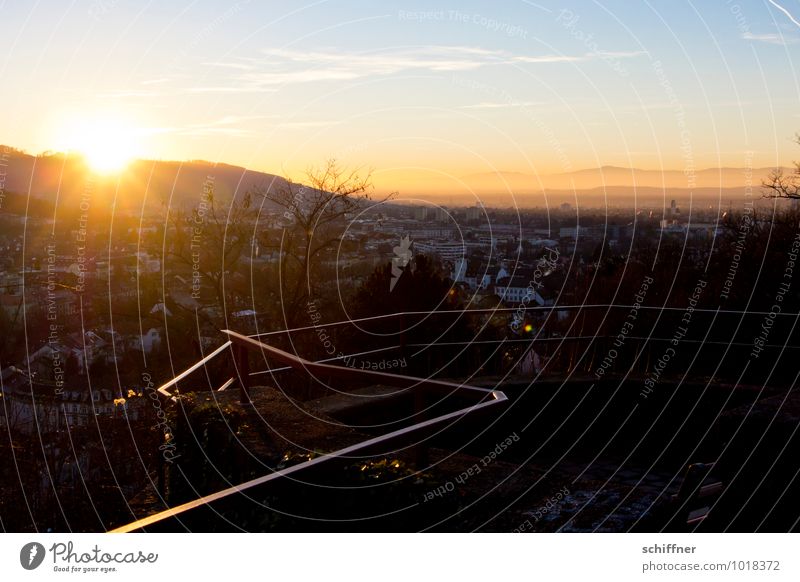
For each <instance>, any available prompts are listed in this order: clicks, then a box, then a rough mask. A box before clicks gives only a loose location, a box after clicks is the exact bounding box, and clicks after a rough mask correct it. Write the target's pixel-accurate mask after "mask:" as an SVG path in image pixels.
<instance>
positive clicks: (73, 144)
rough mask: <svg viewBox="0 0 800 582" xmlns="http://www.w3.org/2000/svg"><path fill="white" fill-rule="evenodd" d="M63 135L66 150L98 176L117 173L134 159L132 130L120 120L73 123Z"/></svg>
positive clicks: (133, 135)
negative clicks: (99, 174) (80, 157)
mask: <svg viewBox="0 0 800 582" xmlns="http://www.w3.org/2000/svg"><path fill="white" fill-rule="evenodd" d="M64 134H65V135H64V136H63V141H64V142H65V145H66V148H67V149H69V150H70V151H73V152H76V153H79V154H80V155H81V156H83V158H84V159H85V160H86V163H87V164H88V165H89V166H90V167H91V168H92V170H94V171H95V172H98V173H103V174H106V173H113V172H118V171H120V170H122V169H124V168H125V166H127V165H128V163H130V161H131V160H132V159H133V158H134V156H135V155H136V143H135V132H134V129H133V128H132V127H131V126H130V125H129V124H127V123H126V122H124V121H123V120H121V119H116V118H93V119H82V120H76V121H73V122H72V123H71V124H70V125H69V126H68V127H67V128H66V131H65V132H64Z"/></svg>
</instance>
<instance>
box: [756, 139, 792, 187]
mask: <svg viewBox="0 0 800 582" xmlns="http://www.w3.org/2000/svg"><path fill="white" fill-rule="evenodd" d="M795 141H796V142H797V143H798V144H800V134H796V135H795ZM794 166H795V169H794V171H793V172H791V173H790V174H786V173H785V172H784V171H783V169H782V168H776V169H774V170H772V171H771V172H770V173H769V176H767V179H766V180H764V181H763V182H761V186H762V187H763V188H764V197H765V198H789V199H791V200H800V162H794Z"/></svg>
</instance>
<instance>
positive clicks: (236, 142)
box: [0, 0, 800, 181]
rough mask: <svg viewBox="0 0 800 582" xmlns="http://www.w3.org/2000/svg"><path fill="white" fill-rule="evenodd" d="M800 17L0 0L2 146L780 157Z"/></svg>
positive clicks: (312, 157)
mask: <svg viewBox="0 0 800 582" xmlns="http://www.w3.org/2000/svg"><path fill="white" fill-rule="evenodd" d="M798 19H800V2H798V0H786V1H783V2H771V1H770V0H738V1H736V2H726V1H725V0H722V1H720V2H699V1H696V2H681V1H666V0H664V1H658V2H646V1H643V2H631V1H627V2H623V1H613V2H589V1H582V2H566V3H565V2H558V3H555V2H552V3H548V2H536V3H534V2H524V1H518V0H509V1H507V2H503V3H498V2H479V1H471V2H463V1H462V2H380V3H376V2H350V1H328V2H313V3H307V4H298V3H295V2H273V1H270V2H256V1H252V2H246V1H242V2H239V3H226V2H209V1H198V2H182V1H172V2H150V3H146V2H128V1H123V0H87V1H75V2H72V3H69V2H59V1H42V2H38V3H33V2H21V1H20V2H10V1H6V2H0V33H2V38H3V39H4V44H5V45H6V49H7V50H6V51H4V55H3V58H2V59H0V63H1V64H0V75H2V79H3V87H4V91H3V92H2V94H0V114H2V115H4V116H5V117H6V120H5V122H4V123H3V124H2V125H0V128H1V129H0V142H3V143H9V144H11V145H16V146H19V147H23V148H25V149H27V150H29V151H32V152H39V151H43V150H46V149H54V148H59V147H61V144H63V143H68V142H69V137H70V136H69V133H70V132H74V131H76V129H75V128H80V127H81V123H90V122H91V120H92V118H93V116H94V117H96V116H99V117H100V118H101V119H109V118H114V119H118V120H123V121H124V124H123V125H124V126H125V127H126V128H128V129H127V130H126V131H130V132H132V133H134V134H135V136H134V137H133V138H132V140H133V141H135V147H136V154H137V155H143V156H146V157H155V158H169V159H196V158H203V159H210V160H214V161H224V162H230V163H236V164H241V165H247V166H250V167H255V168H258V169H264V170H268V171H288V172H290V173H291V172H295V171H297V170H299V169H301V168H305V167H306V166H308V165H309V164H314V163H319V162H320V161H321V160H324V159H325V158H328V157H331V156H335V157H338V158H341V159H343V160H344V161H345V162H348V163H358V164H365V165H370V166H372V167H375V168H378V169H380V170H381V171H383V172H384V177H385V178H386V179H387V180H388V179H389V178H391V177H399V176H400V175H401V174H402V175H403V176H404V177H403V179H404V180H411V181H413V180H417V179H419V180H425V179H426V176H427V177H428V178H431V179H433V176H434V175H436V174H438V173H444V174H447V175H452V176H458V175H461V174H463V173H467V172H471V171H491V170H493V169H499V170H503V171H518V172H527V173H530V172H539V173H548V172H559V171H565V170H569V169H578V168H582V167H591V166H598V165H606V164H612V165H620V166H637V167H645V168H658V167H670V168H677V169H680V168H681V167H682V166H685V165H686V164H687V163H689V162H691V163H692V164H694V165H696V166H697V167H698V168H702V167H710V166H717V165H724V166H741V165H742V164H743V163H744V160H745V158H746V157H747V156H749V155H750V154H748V153H747V152H750V151H752V152H753V154H752V156H751V157H752V159H753V163H754V164H755V165H764V166H769V165H776V164H787V163H789V162H790V161H791V160H792V159H795V158H800V148H798V147H797V146H796V145H795V144H793V143H792V141H791V140H792V136H793V135H794V133H795V131H797V130H800V107H798V104H800V83H799V82H798V77H797V66H798V64H799V63H798V56H799V55H800V53H799V51H800V25H798V23H797V20H798ZM657 63H660V64H657ZM78 131H79V129H78ZM687 152H688V153H687Z"/></svg>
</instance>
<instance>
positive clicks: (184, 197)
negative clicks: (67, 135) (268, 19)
mask: <svg viewBox="0 0 800 582" xmlns="http://www.w3.org/2000/svg"><path fill="white" fill-rule="evenodd" d="M0 147H2V146H0ZM4 170H5V172H6V182H5V190H6V191H7V192H15V193H19V194H25V195H27V194H28V192H30V194H31V196H33V197H35V198H39V199H45V200H48V201H52V202H55V201H56V198H58V206H59V207H64V206H69V205H71V204H73V203H78V201H79V200H80V198H81V196H82V195H83V193H84V192H85V191H86V189H87V187H89V184H90V180H91V178H92V172H91V171H90V170H89V168H88V167H87V166H86V164H85V162H84V161H83V159H82V158H80V157H78V156H66V155H64V154H53V155H42V156H32V155H30V154H26V153H24V152H21V151H19V150H15V149H12V150H11V153H10V154H9V155H8V160H7V167H6V168H4ZM208 176H213V177H214V187H215V196H217V197H218V198H219V199H220V200H228V199H230V198H231V197H232V196H233V195H234V193H237V194H243V193H244V192H246V191H248V190H251V189H253V188H255V187H259V188H279V187H282V186H285V184H286V181H285V180H284V178H281V177H280V176H275V175H273V174H267V173H264V172H257V171H253V170H248V169H246V168H241V167H238V166H230V165H227V164H213V163H211V162H205V161H189V162H163V161H152V160H136V161H134V162H132V163H131V164H130V165H129V166H128V167H127V168H126V169H125V170H123V171H122V172H121V173H120V174H119V175H118V176H113V177H112V176H109V177H103V176H94V182H93V183H91V188H92V190H93V197H94V198H96V199H101V200H102V201H103V202H104V203H106V204H109V205H110V204H111V203H112V202H113V203H115V204H116V207H117V209H118V210H129V211H137V212H138V211H140V210H141V209H142V205H143V204H144V205H145V209H148V208H155V207H157V206H161V205H162V204H170V205H171V206H173V207H195V206H197V204H198V203H199V201H200V199H201V197H202V195H203V183H204V182H205V180H206V178H207V177H208ZM117 193H119V195H117Z"/></svg>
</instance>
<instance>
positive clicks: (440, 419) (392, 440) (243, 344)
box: [111, 330, 508, 533]
mask: <svg viewBox="0 0 800 582" xmlns="http://www.w3.org/2000/svg"><path fill="white" fill-rule="evenodd" d="M223 333H225V334H226V335H227V336H228V338H229V341H228V342H226V343H225V344H224V345H223V346H221V347H220V348H218V349H217V350H215V352H212V354H209V356H206V358H210V357H212V356H216V355H218V354H219V353H221V351H222V350H224V349H226V348H228V347H230V345H231V344H233V345H234V346H236V347H237V348H238V349H239V354H238V358H237V359H238V362H239V364H240V365H241V364H242V362H243V360H245V361H246V359H245V358H244V356H243V355H242V354H243V353H245V352H247V351H252V350H257V351H259V352H261V354H262V355H264V356H267V357H269V358H272V359H275V360H277V361H279V362H282V363H283V364H286V365H288V366H289V367H291V368H293V369H295V370H298V371H301V372H305V373H312V372H313V373H315V374H324V375H326V376H328V377H331V378H336V379H340V380H345V381H347V380H350V381H359V382H368V383H375V384H384V385H389V386H396V387H400V388H407V389H409V390H411V391H413V392H414V393H415V394H423V393H427V392H434V393H437V394H440V395H441V394H442V393H446V394H453V393H457V394H459V395H460V396H463V397H465V398H468V399H470V400H472V401H473V403H471V404H470V405H468V406H466V407H463V408H460V409H458V410H455V411H453V412H448V413H445V414H441V415H439V416H436V417H435V418H430V419H426V420H422V421H420V422H417V423H415V424H413V425H411V426H407V427H404V428H401V429H398V430H395V431H392V432H390V433H388V434H385V435H381V436H377V437H373V438H370V439H367V440H364V441H362V442H360V443H356V444H354V445H351V446H349V447H345V448H343V449H339V450H337V451H334V452H331V453H328V454H325V455H321V456H319V457H316V458H314V459H311V460H309V461H305V462H303V463H299V464H297V465H294V466H292V467H288V468H286V469H282V470H279V471H275V472H272V473H270V474H268V475H264V476H262V477H258V478H256V479H252V480H250V481H247V482H245V483H242V484H240V485H235V486H233V487H229V488H227V489H224V490H222V491H218V492H216V493H212V494H211V495H206V496H204V497H200V498H199V499H196V500H194V501H190V502H188V503H184V504H182V505H179V506H177V507H173V508H170V509H167V510H165V511H162V512H160V513H157V514H155V515H151V516H149V517H146V518H143V519H140V520H138V521H135V522H133V523H129V524H127V525H125V526H122V527H119V528H117V529H114V530H112V531H111V533H128V532H140V531H154V530H159V531H177V530H183V529H186V527H185V525H183V520H184V519H186V518H189V516H190V515H191V514H192V513H193V512H195V511H197V510H200V511H202V510H207V509H210V510H212V511H216V509H217V507H218V506H219V505H220V504H224V503H226V502H227V501H231V500H234V499H236V498H237V497H238V496H244V497H245V498H246V499H248V500H250V501H252V502H253V503H258V499H259V498H263V497H262V496H263V494H264V490H265V489H266V488H268V487H270V485H272V484H275V483H276V482H279V481H281V480H282V479H286V478H288V477H291V476H294V475H297V474H299V473H304V472H309V471H312V470H314V469H318V468H325V467H332V466H333V465H334V464H336V463H337V462H347V461H348V460H352V459H354V458H364V457H366V456H375V455H379V454H387V453H389V452H391V451H394V450H396V449H397V448H398V447H402V446H404V445H408V444H419V443H420V442H422V441H423V440H424V439H425V438H427V437H429V436H432V435H434V434H436V433H438V432H440V431H441V430H443V429H444V428H446V427H448V426H449V425H450V424H452V423H453V422H456V421H459V420H462V419H464V418H466V417H468V416H469V417H472V418H475V417H480V416H483V415H484V414H488V413H490V412H493V411H497V412H499V411H500V409H502V408H503V407H505V406H506V405H507V404H508V399H507V397H506V395H505V394H504V393H503V392H501V391H499V390H491V389H489V388H479V387H476V386H470V385H467V384H457V383H454V382H446V381H442V380H432V379H427V378H417V377H413V376H403V375H398V374H391V373H387V372H376V371H372V370H358V369H353V368H343V367H340V366H332V365H330V364H324V363H317V362H309V361H307V360H304V359H303V358H301V357H299V356H295V355H293V354H290V353H288V352H284V351H283V350H280V349H278V348H275V347H273V346H270V345H267V344H265V343H263V342H261V341H259V340H257V339H254V338H252V337H248V336H246V335H242V334H240V333H237V332H234V331H230V330H223ZM206 358H204V360H205V361H207V359H206ZM204 360H201V362H198V364H200V365H202V364H203V363H204ZM198 364H195V365H194V366H192V367H191V368H190V369H189V370H187V371H186V372H184V373H183V374H181V377H185V376H186V375H188V374H189V373H191V371H194V370H196V369H198V368H199V366H198ZM245 368H246V366H245ZM239 373H240V381H241V379H242V378H244V379H245V383H247V378H248V376H249V374H248V373H247V370H246V369H240V370H239ZM242 374H243V375H242ZM168 384H169V386H171V385H172V383H168ZM169 386H168V385H165V386H164V387H162V388H165V392H166V388H169ZM165 392H162V393H165ZM166 393H168V392H166Z"/></svg>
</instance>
